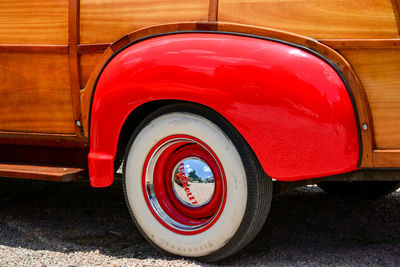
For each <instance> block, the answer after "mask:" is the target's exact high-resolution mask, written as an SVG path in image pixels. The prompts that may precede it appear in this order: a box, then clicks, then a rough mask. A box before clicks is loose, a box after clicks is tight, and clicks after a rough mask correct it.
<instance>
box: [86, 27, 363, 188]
mask: <svg viewBox="0 0 400 267" xmlns="http://www.w3.org/2000/svg"><path fill="white" fill-rule="evenodd" d="M165 99H176V100H185V101H190V102H195V103H199V104H202V105H205V106H207V107H210V108H212V109H214V110H215V111H217V112H218V113H220V114H221V115H222V116H224V117H225V118H226V119H227V120H229V121H230V122H231V123H232V125H233V126H234V127H235V128H236V129H237V130H238V131H239V132H240V133H241V134H242V136H243V137H244V138H245V139H246V141H247V142H248V143H249V145H250V146H251V148H252V149H253V150H254V152H255V153H256V155H257V157H258V159H259V160H260V163H261V165H262V167H263V168H264V170H265V172H266V173H267V174H268V175H270V176H271V177H272V178H275V179H277V180H282V181H294V180H300V179H308V178H314V177H322V176H326V175H332V174H338V173H343V172H348V171H352V170H355V169H356V168H357V161H358V157H359V140H358V133H357V125H356V119H355V115H354V114H355V113H354V110H353V106H352V103H351V100H350V97H349V95H348V92H347V89H346V87H345V85H344V83H343V81H342V80H341V78H340V77H339V75H338V74H337V73H336V72H335V70H334V69H333V68H332V67H331V66H330V65H329V64H327V63H326V62H325V61H323V60H322V59H320V58H318V57H317V56H315V55H312V54H311V53H308V52H306V51H303V50H301V49H298V48H295V47H291V46H289V45H285V44H281V43H278V42H273V41H267V40H262V39H257V38H252V37H244V36H234V35H226V34H206V33H185V34H173V35H167V36H162V37H156V38H152V39H148V40H144V41H142V42H140V43H137V44H134V45H132V46H130V47H128V48H126V49H125V50H124V51H122V52H121V53H119V54H118V55H117V56H116V57H114V58H113V59H112V60H111V61H110V63H109V64H108V65H107V67H106V68H105V69H104V71H103V73H102V75H101V77H100V79H99V81H98V84H97V87H96V91H95V94H94V99H93V104H92V112H91V125H90V126H91V132H90V133H91V135H90V154H89V173H90V177H91V184H92V185H93V186H107V185H109V184H110V183H111V182H112V181H113V171H114V163H113V160H114V155H115V154H116V149H117V143H118V137H119V133H120V130H121V127H122V125H123V123H124V121H125V119H126V117H127V116H128V115H129V114H130V113H131V112H132V111H133V110H134V109H135V108H137V107H139V106H140V105H142V104H144V103H146V102H149V101H155V100H165Z"/></svg>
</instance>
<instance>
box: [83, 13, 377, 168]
mask: <svg viewBox="0 0 400 267" xmlns="http://www.w3.org/2000/svg"><path fill="white" fill-rule="evenodd" d="M199 30H201V31H221V32H232V33H243V34H250V35H255V36H262V37H267V38H272V39H277V40H281V41H285V42H288V43H292V44H296V45H300V46H304V47H307V48H309V49H311V50H313V51H315V52H317V53H318V54H320V55H321V56H323V57H325V58H327V59H329V60H330V61H331V62H332V63H333V64H334V65H335V66H336V67H337V68H338V69H339V70H340V72H341V73H342V75H343V76H344V78H345V79H346V81H347V83H348V85H349V87H350V89H351V91H352V94H353V96H354V100H355V104H356V106H357V113H358V117H359V122H360V125H359V127H360V128H361V129H362V125H363V124H367V125H368V126H369V127H367V129H366V130H363V131H362V136H361V139H362V140H361V141H362V147H363V149H362V155H361V166H362V167H373V158H372V150H373V148H374V144H373V140H374V139H373V129H372V126H373V125H372V119H371V112H370V108H369V106H368V101H367V97H366V94H365V91H364V88H363V86H362V84H361V82H360V80H359V79H358V77H357V75H356V73H355V72H354V70H353V69H352V67H351V65H350V64H349V63H348V62H347V61H346V59H345V58H343V57H342V56H341V55H340V54H339V53H338V52H336V51H335V50H333V49H332V48H330V47H329V46H327V45H325V44H323V43H321V42H319V41H317V40H315V39H312V38H308V37H305V36H301V35H297V34H292V33H288V32H284V31H279V30H275V29H269V28H262V27H254V26H248V25H243V24H235V23H225V22H211V21H210V22H209V21H206V22H187V23H172V24H164V25H157V26H152V27H148V28H143V29H140V30H137V31H134V32H131V33H129V34H128V35H126V36H124V37H122V38H121V39H119V40H118V41H116V42H115V43H113V44H111V45H110V46H109V47H108V48H107V49H106V50H105V52H104V53H103V55H102V56H101V58H100V59H99V61H98V63H97V65H96V66H95V67H94V69H93V71H92V73H91V74H90V77H89V80H88V82H87V84H86V86H85V88H84V89H83V90H82V91H81V105H82V121H83V125H84V131H85V135H87V134H88V119H89V113H90V111H89V107H90V101H91V96H92V91H93V89H94V88H93V87H94V84H95V81H96V79H97V76H98V75H99V73H100V72H101V70H102V68H103V66H104V65H105V64H106V62H107V60H108V58H109V57H111V56H112V54H113V53H114V52H115V51H117V50H118V49H119V48H121V47H123V46H124V45H126V44H127V43H129V42H132V41H134V40H137V39H139V38H142V37H146V36H151V35H155V34H162V33H168V32H180V31H199Z"/></svg>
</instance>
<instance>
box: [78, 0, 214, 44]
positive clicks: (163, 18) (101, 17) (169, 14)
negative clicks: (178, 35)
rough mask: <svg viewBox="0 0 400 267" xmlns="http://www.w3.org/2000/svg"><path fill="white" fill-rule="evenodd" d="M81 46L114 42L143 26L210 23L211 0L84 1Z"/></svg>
mask: <svg viewBox="0 0 400 267" xmlns="http://www.w3.org/2000/svg"><path fill="white" fill-rule="evenodd" d="M80 10H81V11H80V21H81V29H80V32H81V37H80V39H81V43H84V44H90V43H111V42H114V41H115V40H117V39H119V38H120V37H121V36H124V35H126V34H127V33H129V32H132V31H134V30H137V29H139V28H142V27H146V26H151V25H156V24H162V23H169V22H175V21H201V20H208V15H209V1H208V0H191V1H187V0H176V1H162V0H157V1H140V0H120V1H118V3H117V4H116V3H115V1H113V0H97V1H93V0H81V8H80Z"/></svg>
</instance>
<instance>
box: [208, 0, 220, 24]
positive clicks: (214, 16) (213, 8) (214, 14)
mask: <svg viewBox="0 0 400 267" xmlns="http://www.w3.org/2000/svg"><path fill="white" fill-rule="evenodd" d="M217 20H218V0H210V7H209V11H208V21H217Z"/></svg>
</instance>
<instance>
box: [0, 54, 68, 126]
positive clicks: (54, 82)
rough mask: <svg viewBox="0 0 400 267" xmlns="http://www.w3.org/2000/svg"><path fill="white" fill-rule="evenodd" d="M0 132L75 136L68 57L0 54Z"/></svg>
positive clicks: (63, 55) (59, 55)
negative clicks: (67, 134)
mask: <svg viewBox="0 0 400 267" xmlns="http://www.w3.org/2000/svg"><path fill="white" fill-rule="evenodd" d="M0 62H1V64H0V131H17V132H18V131H21V132H43V133H74V131H75V129H74V121H73V117H72V114H73V113H72V102H71V92H70V87H69V64H68V54H49V53H0Z"/></svg>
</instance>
